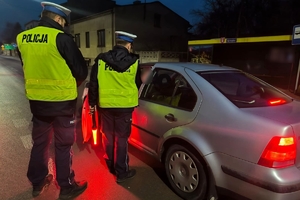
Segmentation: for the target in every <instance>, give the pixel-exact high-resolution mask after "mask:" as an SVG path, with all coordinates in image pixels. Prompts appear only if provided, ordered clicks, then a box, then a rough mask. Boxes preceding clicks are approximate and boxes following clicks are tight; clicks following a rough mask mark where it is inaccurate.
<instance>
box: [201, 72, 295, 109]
mask: <svg viewBox="0 0 300 200" xmlns="http://www.w3.org/2000/svg"><path fill="white" fill-rule="evenodd" d="M198 74H199V75H200V76H202V77H203V78H204V79H206V80H207V81H208V82H209V83H211V84H212V85H213V86H214V87H215V88H217V89H218V90H219V91H220V92H221V93H222V94H223V95H224V96H226V97H227V98H228V99H229V100H230V101H231V102H232V103H233V104H235V105H236V106H237V107H239V108H245V107H262V106H276V105H282V104H286V103H290V102H291V101H292V100H293V99H291V98H289V97H288V96H286V95H284V94H282V93H281V92H280V91H278V90H277V89H276V88H274V87H272V86H271V85H269V84H267V83H265V82H263V81H262V80H260V79H258V78H256V77H254V76H252V75H250V74H247V73H243V72H240V71H217V72H216V71H214V72H198Z"/></svg>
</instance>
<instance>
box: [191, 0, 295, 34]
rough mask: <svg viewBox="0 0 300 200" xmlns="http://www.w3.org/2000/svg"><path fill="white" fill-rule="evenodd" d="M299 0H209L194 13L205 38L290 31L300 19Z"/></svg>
mask: <svg viewBox="0 0 300 200" xmlns="http://www.w3.org/2000/svg"><path fill="white" fill-rule="evenodd" d="M299 6H300V1H299V0H206V1H205V6H204V8H202V9H201V10H200V9H195V10H192V11H191V14H192V15H194V16H195V17H197V18H198V19H199V22H198V23H197V24H196V25H195V26H196V27H195V29H194V30H195V33H196V34H197V35H200V36H201V37H202V38H214V37H244V36H262V35H280V34H291V33H292V27H293V26H294V25H296V24H299V23H300V15H299V14H298V13H299V12H298V10H297V9H298V8H299Z"/></svg>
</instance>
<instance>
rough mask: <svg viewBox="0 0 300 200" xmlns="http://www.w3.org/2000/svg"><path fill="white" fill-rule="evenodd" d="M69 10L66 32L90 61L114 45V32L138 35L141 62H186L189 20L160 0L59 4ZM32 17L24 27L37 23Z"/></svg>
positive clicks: (94, 0) (72, 0)
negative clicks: (151, 0) (123, 3)
mask: <svg viewBox="0 0 300 200" xmlns="http://www.w3.org/2000/svg"><path fill="white" fill-rule="evenodd" d="M61 5H62V6H65V7H67V8H69V9H71V10H72V12H71V14H70V20H71V24H70V26H69V27H68V28H66V32H69V33H71V34H72V35H73V36H74V40H75V42H76V44H77V46H78V47H79V49H80V50H81V52H82V54H83V56H84V57H85V58H86V60H87V61H88V62H89V64H92V63H91V61H92V60H93V59H94V58H96V56H97V55H98V54H99V53H102V52H106V51H109V50H110V49H112V48H113V46H114V45H115V31H126V32H130V33H133V34H135V35H137V36H138V37H137V39H135V42H134V50H135V52H136V53H138V54H140V61H141V62H156V61H164V62H168V61H187V48H188V45H187V43H188V37H189V33H188V30H189V29H190V28H191V25H190V23H189V22H188V21H187V20H185V19H184V18H182V17H181V16H179V15H178V14H177V13H175V12H174V11H172V10H171V9H169V8H168V7H167V6H165V5H164V4H162V3H161V2H159V1H154V2H151V3H142V2H141V1H138V0H135V1H133V3H132V4H129V5H116V2H115V1H113V0H68V1H67V2H66V3H63V4H61ZM37 23H38V21H37V20H32V21H30V22H28V23H27V24H25V29H26V30H27V29H29V28H33V27H35V26H37Z"/></svg>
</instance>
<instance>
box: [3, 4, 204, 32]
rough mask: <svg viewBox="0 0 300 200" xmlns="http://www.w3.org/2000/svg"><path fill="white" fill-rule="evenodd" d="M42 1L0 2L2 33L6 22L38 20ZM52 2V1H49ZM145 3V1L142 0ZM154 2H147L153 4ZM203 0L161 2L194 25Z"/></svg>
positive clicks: (21, 22)
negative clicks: (193, 11) (192, 13)
mask: <svg viewBox="0 0 300 200" xmlns="http://www.w3.org/2000/svg"><path fill="white" fill-rule="evenodd" d="M41 1H42V0H0V31H2V30H3V29H4V27H5V25H6V22H12V23H15V22H19V23H20V24H21V26H22V27H24V24H26V23H27V22H29V21H31V20H38V19H39V18H38V16H39V14H40V13H41V11H42V7H41V5H40V2H41ZM49 1H51V0H49ZM66 1H67V0H52V1H51V2H54V3H58V4H60V3H64V2H66ZM133 1H134V0H116V3H117V4H119V5H124V4H131V3H133ZM141 1H142V2H145V0H141ZM153 1H154V0H146V2H153ZM202 1H203V0H160V2H161V3H163V4H164V5H166V6H167V7H169V8H170V9H171V10H173V11H174V12H176V13H178V14H179V15H180V16H182V17H183V18H185V19H186V20H188V21H189V22H190V24H194V23H195V22H196V20H195V18H194V17H193V16H192V15H190V11H191V10H192V9H196V8H199V9H200V8H201V2H202Z"/></svg>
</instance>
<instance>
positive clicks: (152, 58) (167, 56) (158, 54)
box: [136, 51, 187, 63]
mask: <svg viewBox="0 0 300 200" xmlns="http://www.w3.org/2000/svg"><path fill="white" fill-rule="evenodd" d="M136 53H137V54H139V55H140V63H147V62H187V52H171V51H137V52H136Z"/></svg>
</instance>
